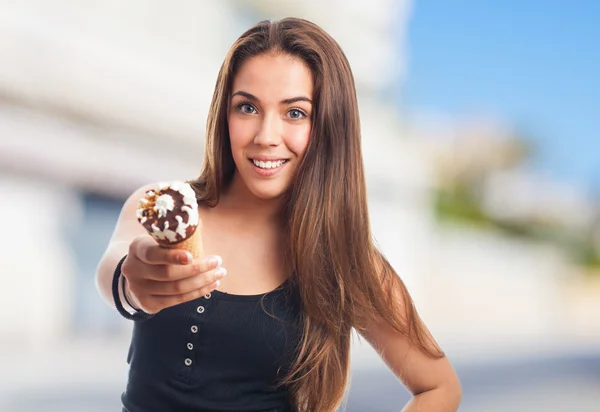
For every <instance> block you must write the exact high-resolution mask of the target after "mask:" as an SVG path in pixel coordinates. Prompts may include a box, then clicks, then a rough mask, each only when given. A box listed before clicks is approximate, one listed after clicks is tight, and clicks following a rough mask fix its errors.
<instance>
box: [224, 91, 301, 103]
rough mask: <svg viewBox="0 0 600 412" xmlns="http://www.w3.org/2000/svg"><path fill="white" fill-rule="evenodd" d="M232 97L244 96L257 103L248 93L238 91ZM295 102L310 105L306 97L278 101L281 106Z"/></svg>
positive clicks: (256, 98) (256, 99) (255, 98)
mask: <svg viewBox="0 0 600 412" xmlns="http://www.w3.org/2000/svg"><path fill="white" fill-rule="evenodd" d="M234 96H244V97H245V98H246V99H249V100H252V101H255V102H258V101H259V100H258V97H256V96H254V95H253V94H250V93H248V92H244V91H241V90H240V91H238V92H235V93H233V94H232V95H231V97H232V98H233V97H234ZM296 102H308V103H310V104H312V100H310V99H309V98H308V97H305V96H296V97H290V98H287V99H283V100H282V101H280V102H279V103H281V104H292V103H296Z"/></svg>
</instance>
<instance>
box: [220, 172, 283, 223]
mask: <svg viewBox="0 0 600 412" xmlns="http://www.w3.org/2000/svg"><path fill="white" fill-rule="evenodd" d="M219 207H220V209H221V211H222V212H224V213H229V212H231V213H232V214H234V215H235V216H236V217H237V218H238V219H239V221H240V222H246V224H247V222H255V223H258V224H260V225H264V224H278V223H279V216H280V211H281V207H282V204H281V199H280V198H276V199H267V200H265V199H260V198H258V197H256V196H255V195H254V194H253V193H252V192H250V190H248V188H247V187H246V185H245V184H244V182H243V181H242V179H241V178H240V176H239V174H238V173H235V174H234V175H233V178H232V180H231V183H230V184H229V186H228V187H227V188H226V190H225V191H224V192H223V193H222V194H221V196H220V199H219Z"/></svg>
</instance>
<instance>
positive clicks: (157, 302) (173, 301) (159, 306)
mask: <svg viewBox="0 0 600 412" xmlns="http://www.w3.org/2000/svg"><path fill="white" fill-rule="evenodd" d="M218 286H219V281H217V282H215V283H212V284H210V285H208V286H205V287H203V288H201V289H197V290H194V291H191V292H188V293H184V294H182V295H173V296H153V297H152V299H150V300H149V302H150V303H149V307H147V308H145V310H144V311H145V312H146V313H157V312H159V311H161V310H163V309H165V308H168V307H171V306H175V305H180V304H182V303H185V302H189V301H191V300H194V299H198V298H201V297H203V296H205V295H207V294H208V293H210V292H212V291H213V290H215V289H216V288H217V287H218Z"/></svg>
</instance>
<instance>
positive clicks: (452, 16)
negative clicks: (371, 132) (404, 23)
mask: <svg viewBox="0 0 600 412" xmlns="http://www.w3.org/2000/svg"><path fill="white" fill-rule="evenodd" d="M414 3H415V4H414V8H413V15H412V19H411V20H410V23H409V34H408V56H407V57H408V77H407V79H406V83H405V85H404V89H403V90H402V92H401V100H402V103H401V104H402V106H403V107H404V108H405V109H407V110H409V111H410V110H412V109H415V110H416V109H418V110H424V109H425V110H427V109H430V110H435V111H436V112H439V111H441V112H443V113H447V114H449V115H464V114H468V113H471V112H481V111H485V112H486V113H493V114H495V115H497V116H498V117H499V118H500V119H503V120H506V121H508V122H510V124H512V125H515V126H518V127H519V128H521V129H522V130H523V131H524V134H525V135H527V136H528V138H529V139H532V140H533V141H534V142H535V146H536V147H537V152H538V153H537V155H536V157H535V158H534V162H533V167H534V168H535V169H537V170H539V171H540V172H543V173H544V174H547V175H550V176H551V177H553V178H555V179H558V180H562V181H565V182H567V183H569V184H575V185H578V186H582V187H584V188H586V187H587V188H594V189H595V191H598V190H599V189H600V1H596V0H577V1H566V0H548V1H541V0H538V1H536V0H523V1H517V0H502V1H481V0H462V1H461V0H442V1H440V0H415V2H414Z"/></svg>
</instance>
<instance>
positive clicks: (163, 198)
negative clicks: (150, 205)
mask: <svg viewBox="0 0 600 412" xmlns="http://www.w3.org/2000/svg"><path fill="white" fill-rule="evenodd" d="M174 207H175V201H174V200H173V198H172V197H171V195H166V194H165V195H160V196H159V197H158V199H156V203H155V204H154V210H155V211H156V212H157V213H158V217H159V218H161V217H165V216H167V212H170V211H171V210H173V208H174Z"/></svg>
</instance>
